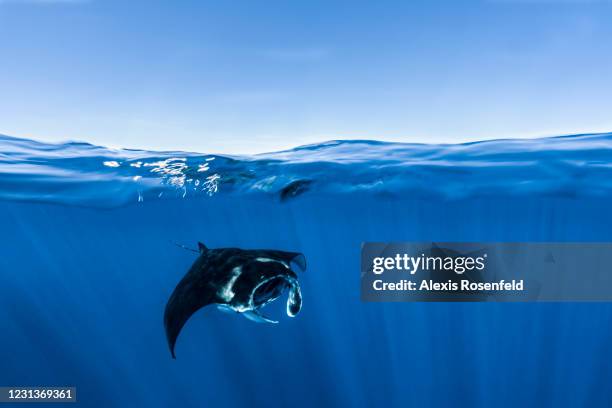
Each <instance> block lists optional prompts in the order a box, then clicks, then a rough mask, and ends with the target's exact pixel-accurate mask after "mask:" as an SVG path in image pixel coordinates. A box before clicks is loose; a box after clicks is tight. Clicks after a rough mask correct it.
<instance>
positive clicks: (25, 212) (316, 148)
mask: <svg viewBox="0 0 612 408" xmlns="http://www.w3.org/2000/svg"><path fill="white" fill-rule="evenodd" d="M611 206H612V134H598V135H576V136H565V137H557V138H546V139H536V140H498V141H487V142H479V143H469V144H461V145H427V144H397V143H382V142H372V141H336V142H329V143H324V144H320V145H311V146H304V147H299V148H296V149H293V150H289V151H284V152H276V153H270V154H262V155H255V156H248V157H247V156H218V155H216V156H215V155H205V154H195V153H185V152H149V151H136V150H131V151H126V150H110V149H105V148H102V147H98V146H93V145H90V144H86V143H65V144H57V145H50V144H43V143H39V142H35V141H32V140H25V139H16V138H11V137H4V136H2V137H0V228H1V231H2V245H0V322H1V324H2V326H1V327H2V329H1V330H2V331H1V334H0V361H1V364H0V385H2V386H24V385H31V386H34V385H39V386H41V385H45V386H52V385H57V386H76V387H77V389H78V391H77V395H78V400H79V402H78V405H82V406H86V407H109V406H121V407H123V406H126V407H133V406H147V407H157V406H160V407H168V406H184V407H260V406H262V407H263V406H265V407H270V406H280V407H287V406H291V407H312V406H319V407H323V406H325V407H327V406H350V407H378V406H388V407H407V406H428V407H443V406H460V407H463V406H465V407H492V406H495V407H516V406H543V407H566V406H567V407H585V406H589V407H609V406H612V390H611V387H610V384H612V365H611V364H610V361H612V305H611V304H609V303H546V304H542V303H520V304H495V303H470V304H465V303H405V304H402V303H393V304H387V303H380V304H379V303H377V304H374V303H362V302H361V301H360V294H359V253H360V245H361V243H362V242H364V241H427V240H432V241H490V242H491V241H498V242H503V241H560V242H566V241H567V242H577V241H593V242H595V241H602V242H607V241H612V212H611V210H610V208H612V207H611ZM198 241H201V242H204V243H205V244H206V245H207V246H209V247H211V248H216V247H230V246H231V247H241V248H274V249H282V250H288V251H299V252H302V253H303V254H304V255H305V256H306V259H307V262H308V269H307V270H306V271H305V272H304V273H300V274H299V281H300V284H301V288H302V295H303V307H302V311H301V312H300V314H299V315H298V316H297V317H295V318H289V317H287V316H286V315H283V314H284V312H283V308H284V299H283V300H281V299H279V300H278V301H277V302H276V303H275V304H272V305H270V306H269V308H270V310H269V314H270V315H272V316H273V317H277V318H279V320H280V323H279V324H278V325H266V324H257V323H254V322H251V321H249V320H247V319H244V318H243V317H242V316H239V315H228V314H224V313H220V312H219V311H217V310H216V309H214V308H212V307H209V308H205V309H203V310H201V311H200V312H198V313H197V314H196V315H194V316H193V317H192V318H191V319H190V320H189V322H188V323H187V325H186V326H185V328H184V329H183V331H182V333H181V335H180V337H179V339H178V342H177V347H176V354H177V359H176V360H173V359H172V358H171V356H170V352H169V350H168V346H167V343H166V339H165V334H164V328H163V311H164V307H165V303H166V301H167V299H168V297H169V295H170V293H171V292H172V290H173V289H174V286H175V285H176V284H177V283H178V281H179V280H180V279H181V278H182V276H183V275H184V274H185V272H186V271H187V269H188V268H189V266H190V265H191V263H192V262H193V261H194V259H195V257H196V254H194V253H192V252H190V251H186V250H185V249H182V248H180V247H178V246H177V245H175V243H178V244H182V245H185V246H187V247H196V246H197V242H198ZM576 273H581V271H576ZM267 308H268V307H267Z"/></svg>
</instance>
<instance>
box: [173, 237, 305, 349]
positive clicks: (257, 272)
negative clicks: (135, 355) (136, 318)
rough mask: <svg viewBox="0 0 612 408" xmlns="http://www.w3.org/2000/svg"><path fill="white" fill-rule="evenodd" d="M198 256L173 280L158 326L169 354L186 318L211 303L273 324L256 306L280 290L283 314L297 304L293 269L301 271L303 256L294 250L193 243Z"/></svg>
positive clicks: (291, 313) (297, 288) (293, 312)
mask: <svg viewBox="0 0 612 408" xmlns="http://www.w3.org/2000/svg"><path fill="white" fill-rule="evenodd" d="M198 249H199V251H198V252H199V253H200V255H199V256H198V258H197V259H196V260H195V262H194V263H193V265H192V266H191V268H190V269H189V271H188V272H187V274H186V275H185V276H184V277H183V279H181V281H180V282H179V283H178V285H177V286H176V288H175V289H174V291H173V292H172V295H171V296H170V299H169V300H168V303H167V304H166V310H165V313H164V327H165V329H166V337H167V339H168V345H169V347H170V353H171V354H172V358H176V355H175V353H174V347H175V344H176V339H177V337H178V335H179V333H180V331H181V329H182V328H183V326H184V325H185V323H186V322H187V320H188V319H189V318H190V317H191V315H193V314H194V313H195V312H196V311H198V310H199V309H201V308H203V307H205V306H208V305H213V304H215V305H217V307H218V308H219V309H220V310H222V311H226V312H227V311H229V312H237V313H240V314H242V315H243V316H245V317H246V318H248V319H250V320H253V321H256V322H266V323H278V322H277V321H275V320H272V319H270V318H268V317H266V316H264V315H263V314H262V313H261V311H260V309H261V308H262V307H263V306H265V305H266V304H268V303H270V302H272V301H274V300H276V299H277V298H278V297H279V296H280V295H281V294H282V293H283V292H284V291H285V290H286V289H288V291H289V295H288V299H287V315H289V316H290V317H294V316H295V315H297V314H298V313H299V311H300V309H301V307H302V294H301V291H300V285H299V283H298V279H297V274H296V273H295V272H294V271H293V269H292V268H293V267H297V268H298V269H299V270H300V271H304V270H306V258H305V257H304V255H303V254H301V253H298V252H285V251H278V250H272V249H254V250H244V249H239V248H217V249H208V248H207V247H206V245H204V244H202V243H201V242H199V243H198Z"/></svg>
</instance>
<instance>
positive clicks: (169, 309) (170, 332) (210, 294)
mask: <svg viewBox="0 0 612 408" xmlns="http://www.w3.org/2000/svg"><path fill="white" fill-rule="evenodd" d="M216 301H217V299H216V295H215V291H214V289H213V288H211V287H210V286H209V285H206V284H205V283H204V282H202V281H201V280H200V279H197V278H196V277H195V276H194V275H193V274H187V275H186V276H185V277H184V278H183V279H182V280H181V281H180V282H179V284H178V285H177V286H176V288H175V289H174V292H172V295H171V296H170V299H169V300H168V303H167V304H166V310H165V312H164V327H165V329H166V338H167V339H168V346H169V347H170V352H171V353H172V358H176V356H175V354H174V346H175V344H176V339H177V337H178V335H179V333H180V332H181V329H182V328H183V326H185V323H187V320H189V318H190V317H191V316H192V315H193V314H194V313H195V312H197V311H198V310H200V309H201V308H203V307H204V306H208V305H210V304H212V303H215V302H216Z"/></svg>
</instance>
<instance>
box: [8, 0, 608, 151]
mask: <svg viewBox="0 0 612 408" xmlns="http://www.w3.org/2000/svg"><path fill="white" fill-rule="evenodd" d="M611 22H612V2H610V1H606V0H602V1H596V0H593V1H588V0H565V1H554V0H532V1H530V0H491V1H484V2H483V1H460V0H455V1H447V2H443V1H433V0H432V1H332V0H326V1H318V0H309V1H290V0H283V1H276V0H266V1H255V0H245V1H206V0H200V1H188V0H180V1H170V0H167V1H163V2H162V1H155V0H146V1H128V0H123V1H115V0H0V133H4V134H9V135H13V136H21V137H31V138H35V139H39V140H50V141H60V140H67V139H77V140H86V141H90V142H93V143H97V144H103V145H110V146H117V147H118V146H124V147H138V148H152V149H181V150H192V151H202V152H225V153H245V152H258V151H269V150H273V149H278V148H285V147H289V146H295V145H299V144H305V143H313V142H317V141H321V140H329V139H356V138H368V139H379V140H397V141H416V142H454V141H464V140H476V139H486V138H498V137H533V136H539V135H553V134H565V133H575V132H592V131H610V130H612V23H611Z"/></svg>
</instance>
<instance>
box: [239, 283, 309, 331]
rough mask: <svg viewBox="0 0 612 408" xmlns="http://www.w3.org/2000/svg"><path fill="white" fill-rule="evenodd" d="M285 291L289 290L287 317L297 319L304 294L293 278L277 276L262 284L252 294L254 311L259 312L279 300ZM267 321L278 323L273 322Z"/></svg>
mask: <svg viewBox="0 0 612 408" xmlns="http://www.w3.org/2000/svg"><path fill="white" fill-rule="evenodd" d="M285 289H289V294H288V297H287V315H288V316H289V317H295V316H296V315H297V314H298V313H299V311H300V309H301V307H302V293H301V291H300V284H299V283H298V281H297V279H295V278H293V277H291V276H286V275H277V276H274V277H272V278H268V279H266V280H264V281H262V282H260V283H259V284H258V285H257V286H255V288H254V289H253V292H252V293H251V301H250V303H251V307H252V308H253V310H255V311H258V310H259V309H261V308H262V307H264V306H265V305H267V304H268V303H270V302H273V301H274V300H276V299H278V298H279V297H280V296H281V295H282V294H283V292H284V291H285ZM265 319H266V320H267V321H269V322H274V323H276V322H275V321H273V320H270V319H267V318H265Z"/></svg>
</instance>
